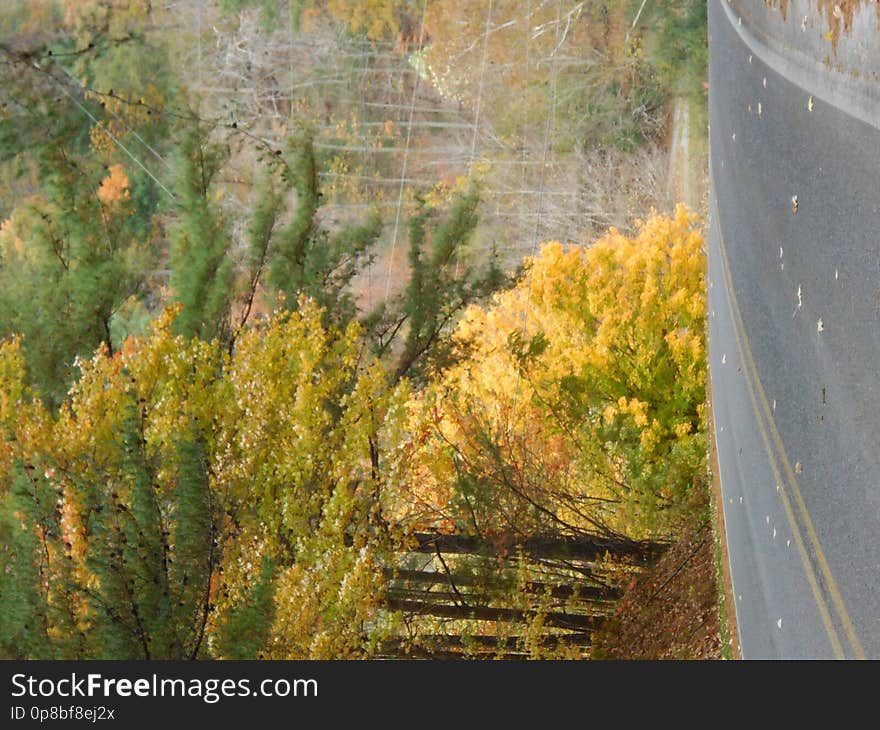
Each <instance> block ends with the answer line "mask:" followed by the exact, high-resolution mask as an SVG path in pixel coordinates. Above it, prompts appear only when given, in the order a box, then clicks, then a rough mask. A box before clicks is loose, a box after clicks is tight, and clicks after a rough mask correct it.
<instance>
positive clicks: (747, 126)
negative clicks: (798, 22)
mask: <svg viewBox="0 0 880 730" xmlns="http://www.w3.org/2000/svg"><path fill="white" fill-rule="evenodd" d="M734 19H736V22H734ZM709 34H710V64H709V65H710V69H709V76H710V78H709V82H710V95H709V105H710V158H711V162H710V168H711V170H710V177H711V181H712V182H711V193H710V198H711V199H710V251H709V287H710V289H709V317H710V319H709V325H710V326H709V331H710V339H709V354H710V375H711V385H712V398H713V402H712V410H713V418H714V427H715V428H714V431H715V439H716V446H717V450H718V458H719V470H720V479H721V487H722V493H723V500H724V518H725V524H726V530H727V539H728V547H729V555H730V567H731V575H732V580H733V592H734V601H735V605H736V618H737V623H738V629H739V634H740V636H739V638H740V645H741V650H742V655H743V657H744V658H746V659H750V658H835V657H836V658H859V657H865V656H867V657H871V658H880V131H878V128H877V127H876V126H872V125H871V124H870V123H868V122H866V121H862V120H860V119H858V118H856V117H855V116H851V115H849V114H848V113H846V112H844V111H841V110H840V109H839V108H837V107H836V106H833V105H831V104H829V103H827V102H826V101H823V98H824V99H834V98H835V97H834V94H833V93H827V94H826V93H824V92H825V91H830V90H829V89H823V84H825V85H827V83H828V78H826V77H822V76H820V75H817V76H816V77H815V78H813V79H807V81H808V82H809V83H808V85H807V86H808V88H805V87H804V86H801V85H798V84H796V83H793V82H791V81H788V80H787V79H786V78H784V77H783V76H782V75H780V74H778V73H777V72H776V71H775V70H774V68H778V67H779V66H778V64H777V65H775V66H774V67H771V66H768V65H766V64H765V59H766V60H767V61H769V62H771V63H772V58H771V57H770V56H769V55H766V54H764V55H763V58H762V55H761V54H759V53H757V52H756V51H757V50H760V49H756V48H754V47H753V46H749V45H747V44H746V42H745V40H744V37H743V35H742V29H741V26H739V17H738V15H737V13H736V6H735V4H733V5H729V4H727V2H726V0H709ZM875 48H876V49H877V53H880V34H878V36H877V45H876V46H875ZM800 81H802V82H803V81H804V79H803V78H801V79H800ZM811 97H812V98H811ZM877 120H878V122H877V123H880V108H878V111H877ZM869 121H870V120H869ZM795 196H796V197H795ZM793 199H794V200H796V204H795V203H794V202H793Z"/></svg>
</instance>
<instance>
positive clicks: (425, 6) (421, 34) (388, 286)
mask: <svg viewBox="0 0 880 730" xmlns="http://www.w3.org/2000/svg"><path fill="white" fill-rule="evenodd" d="M427 12H428V0H424V2H423V3H422V22H421V26H420V28H419V42H421V39H422V38H424V37H425V16H426V15H427ZM421 78H422V76H421V74H416V77H415V81H414V82H413V92H412V100H411V103H410V106H409V123H408V124H407V126H406V144H405V145H404V150H403V169H402V171H401V173H400V178H401V180H405V179H406V173H407V169H408V167H409V145H410V140H411V138H412V122H413V114H414V113H415V106H416V94H417V93H418V90H419V81H420V80H421ZM404 186H405V183H400V190H399V191H398V194H397V212H396V213H395V215H394V230H393V232H392V234H391V249H390V251H389V254H388V270H387V272H386V274H385V295H384V301H385V302H387V301H388V293H389V292H390V291H391V268H392V266H393V264H394V251H395V249H396V248H397V235H398V232H399V231H400V210H401V208H402V207H403V191H404Z"/></svg>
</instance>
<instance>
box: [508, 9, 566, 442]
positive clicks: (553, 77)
mask: <svg viewBox="0 0 880 730" xmlns="http://www.w3.org/2000/svg"><path fill="white" fill-rule="evenodd" d="M560 20H561V15H560V8H559V0H556V38H555V42H556V43H557V46H556V47H555V49H554V52H553V53H552V54H551V56H550V63H551V66H550V107H549V109H548V110H547V121H546V123H545V126H544V151H543V154H542V164H541V179H540V186H539V190H538V205H537V209H536V210H537V216H536V218H535V228H534V231H533V233H532V250H531V253H530V257H531V266H529V276H528V287H527V289H526V301H525V306H524V308H523V317H522V320H523V321H522V331H521V338H522V340H523V341H525V337H526V331H527V328H528V322H529V314H530V313H531V311H530V310H531V305H532V288H533V285H534V280H535V262H534V260H535V254H536V252H537V248H538V235H539V233H540V228H541V221H542V214H543V211H544V185H545V171H546V169H547V155H548V150H549V147H550V132H551V129H552V127H553V126H555V123H556V85H557V65H556V56H555V54H556V51H558V50H559V45H558V44H559V23H560ZM521 380H522V368H517V370H516V382H515V384H514V388H513V400H512V403H511V412H510V415H511V425H512V422H513V418H514V417H515V415H516V409H517V405H518V402H519V390H520V381H521Z"/></svg>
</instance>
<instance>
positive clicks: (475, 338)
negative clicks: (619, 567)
mask: <svg viewBox="0 0 880 730" xmlns="http://www.w3.org/2000/svg"><path fill="white" fill-rule="evenodd" d="M637 229H638V231H637V233H636V235H634V236H631V237H630V236H626V235H624V234H622V233H621V232H620V231H617V230H615V229H612V230H610V231H609V232H608V234H607V235H606V236H604V237H603V238H601V239H600V240H598V241H597V242H596V243H595V244H593V245H592V246H589V247H577V246H571V247H565V246H563V245H562V244H559V243H556V242H550V243H547V244H545V245H544V246H543V247H542V248H541V251H540V253H539V254H538V255H537V256H535V257H534V258H532V259H531V260H529V261H528V271H527V273H526V275H525V276H524V277H523V279H521V281H520V282H519V283H518V284H517V285H516V286H515V287H514V288H513V289H511V290H509V291H506V292H503V293H500V294H497V295H495V297H494V299H493V302H492V303H491V305H490V306H488V307H477V306H473V307H471V308H470V309H468V311H467V312H466V313H465V315H464V317H463V318H462V320H461V322H460V324H459V326H458V331H457V333H456V339H457V342H458V343H459V351H460V354H461V355H462V356H463V358H462V359H461V360H460V362H458V364H456V365H454V366H453V367H451V368H449V369H448V370H447V371H446V372H445V373H444V377H443V378H442V380H441V381H439V382H437V383H434V384H433V385H432V386H431V387H430V388H429V389H428V391H427V392H426V393H425V394H424V395H423V396H420V397H419V398H418V399H416V400H415V401H414V402H413V403H412V404H411V408H412V419H413V425H412V430H413V432H415V433H421V434H430V437H427V436H423V439H424V445H423V446H422V447H421V450H420V452H419V453H420V458H421V464H422V466H421V468H420V471H419V477H418V479H416V480H415V482H416V484H415V485H413V487H412V489H411V494H410V498H411V509H412V510H413V511H414V512H415V511H417V510H422V511H423V512H424V511H426V506H427V507H428V509H427V512H428V513H430V514H431V515H432V519H439V520H441V521H445V522H446V523H451V522H454V521H455V520H457V519H458V520H460V519H461V516H460V513H459V512H458V510H459V509H460V505H459V506H458V507H456V504H455V503H456V500H458V501H460V500H461V499H462V494H461V489H460V488H459V490H458V491H456V490H453V489H450V486H449V485H450V484H453V483H456V481H458V483H459V484H460V483H462V475H464V476H465V480H464V481H465V482H467V483H468V484H469V485H470V486H469V487H468V489H470V490H471V491H472V493H470V494H467V495H465V496H466V497H467V500H468V502H469V504H468V505H467V508H468V510H470V511H471V519H475V520H477V519H479V520H482V521H483V524H482V525H481V529H482V530H485V529H487V528H488V527H490V526H491V524H492V523H495V526H496V527H497V528H498V529H501V527H502V525H501V521H503V520H507V521H512V520H513V519H514V518H522V516H523V515H524V514H532V513H534V512H535V511H536V510H537V512H538V513H540V515H541V516H540V518H538V517H535V518H533V519H536V520H537V522H538V523H540V522H541V520H545V521H547V520H549V522H550V523H553V525H554V526H555V527H557V528H558V527H560V526H564V527H566V528H570V529H587V528H588V527H590V526H595V525H596V524H601V525H604V526H607V527H610V528H613V529H616V530H621V531H623V530H628V531H630V532H631V533H632V531H633V530H636V531H638V530H639V529H641V530H647V529H649V528H647V527H645V525H646V524H648V523H650V522H651V520H653V519H654V518H655V517H657V516H658V515H660V514H665V513H667V512H671V511H672V510H673V508H674V506H675V505H676V504H679V505H680V504H681V503H682V502H683V501H685V500H686V498H687V495H688V494H689V493H690V490H691V487H692V485H693V483H694V481H695V480H698V479H700V478H702V473H703V471H704V469H703V466H704V462H703V459H704V454H705V429H706V423H705V408H704V400H705V378H706V360H705V356H706V353H705V323H704V308H705V295H704V265H705V258H704V253H703V239H702V235H701V233H700V229H699V227H698V225H697V221H696V219H695V218H694V216H692V215H691V214H689V213H688V212H687V211H686V210H685V208H684V207H683V206H679V207H678V208H677V210H676V213H675V215H674V217H667V216H661V215H652V216H651V217H650V218H649V219H648V220H647V221H644V222H641V221H639V222H637ZM480 500H482V501H483V512H482V513H480V512H479V510H476V509H475V505H478V504H479V502H480Z"/></svg>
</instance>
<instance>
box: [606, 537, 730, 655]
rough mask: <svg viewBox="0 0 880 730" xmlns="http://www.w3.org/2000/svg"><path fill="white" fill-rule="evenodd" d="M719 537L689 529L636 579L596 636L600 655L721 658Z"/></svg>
mask: <svg viewBox="0 0 880 730" xmlns="http://www.w3.org/2000/svg"><path fill="white" fill-rule="evenodd" d="M721 645H722V639H721V625H720V621H719V612H718V587H717V582H716V570H715V557H714V538H713V534H712V528H711V525H710V524H709V523H708V522H707V523H706V524H705V525H704V526H702V527H699V528H696V529H687V530H685V531H684V533H683V534H682V535H681V537H680V539H679V540H678V542H676V543H674V544H673V545H672V546H671V547H670V549H669V550H668V551H667V552H666V554H665V555H664V556H663V557H662V558H661V559H660V560H659V561H658V562H657V564H656V565H655V566H654V567H653V569H652V570H650V571H649V572H647V573H645V574H643V575H642V576H641V577H640V578H638V579H635V580H633V582H632V583H631V584H630V586H629V587H628V589H627V590H626V593H625V594H624V596H623V598H621V600H620V603H619V604H618V606H617V610H616V612H615V614H614V617H613V618H612V620H611V621H609V622H608V624H607V625H606V626H605V628H604V629H603V630H602V631H600V632H599V633H598V634H597V635H596V636H594V638H593V650H592V656H593V658H594V659H721V658H722V651H721Z"/></svg>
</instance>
